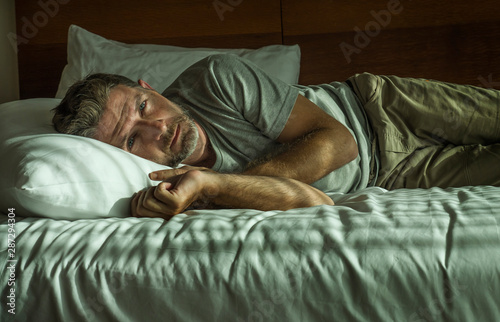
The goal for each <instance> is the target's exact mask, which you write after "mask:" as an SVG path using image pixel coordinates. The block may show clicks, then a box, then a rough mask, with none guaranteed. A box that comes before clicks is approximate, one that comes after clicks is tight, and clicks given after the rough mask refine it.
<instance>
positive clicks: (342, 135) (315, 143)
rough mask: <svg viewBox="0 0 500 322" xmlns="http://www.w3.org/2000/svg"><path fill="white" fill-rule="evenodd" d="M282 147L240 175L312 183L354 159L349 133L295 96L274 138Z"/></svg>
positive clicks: (329, 117)
mask: <svg viewBox="0 0 500 322" xmlns="http://www.w3.org/2000/svg"><path fill="white" fill-rule="evenodd" d="M277 141H278V142H280V143H284V144H285V145H286V148H285V149H284V150H283V151H281V152H280V153H278V154H277V155H273V156H271V157H270V158H267V159H266V158H264V159H262V160H256V161H254V162H252V163H250V165H249V167H248V168H247V170H245V171H244V172H243V173H244V174H249V175H264V176H276V177H285V178H291V179H295V180H299V181H302V182H305V183H309V184H310V183H313V182H315V181H317V180H319V179H320V178H322V177H323V176H325V175H327V174H328V173H330V172H332V171H334V170H336V169H338V168H340V167H342V166H343V165H345V164H347V163H348V162H350V161H352V160H354V159H355V158H356V157H357V155H358V147H357V145H356V141H355V140H354V138H353V136H352V135H351V133H350V132H349V130H348V129H347V128H346V127H345V126H344V125H343V124H341V123H340V122H339V121H337V120H336V119H335V118H333V117H332V116H330V115H328V114H327V113H326V112H324V111H323V110H322V109H321V108H319V107H318V106H317V105H316V104H314V103H313V102H311V101H310V100H309V99H307V98H305V97H304V96H302V95H299V96H298V98H297V100H296V102H295V105H294V107H293V110H292V112H291V114H290V117H289V119H288V121H287V123H286V125H285V128H284V129H283V131H282V132H281V134H280V136H279V137H278V139H277Z"/></svg>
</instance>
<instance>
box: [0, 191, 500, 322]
mask: <svg viewBox="0 0 500 322" xmlns="http://www.w3.org/2000/svg"><path fill="white" fill-rule="evenodd" d="M331 197H332V198H333V199H334V200H335V201H336V203H337V205H336V206H318V207H311V208H304V209H292V210H289V211H268V212H263V211H256V210H243V209H242V210H193V211H188V212H187V213H186V214H180V215H178V216H175V217H174V218H173V219H171V220H170V221H164V220H162V219H151V218H149V219H138V218H108V219H92V220H90V219H88V220H76V221H65V220H52V219H43V218H24V219H23V218H19V217H17V218H15V226H14V227H15V233H16V243H15V257H14V259H15V262H9V261H8V260H9V258H8V255H9V253H10V252H9V251H8V245H7V237H6V236H7V230H8V227H9V226H8V221H7V218H8V217H7V216H5V215H2V217H1V218H2V220H1V221H2V224H1V231H2V234H1V236H2V239H1V241H0V245H1V246H0V262H1V263H2V276H1V287H2V305H1V308H0V309H1V312H2V314H1V315H2V321H10V320H15V321H57V320H59V321H160V320H161V321H498V320H499V319H500V308H499V299H500V228H499V227H500V226H499V222H500V205H499V204H500V203H499V201H500V188H495V187H490V186H483V187H462V188H449V189H440V188H432V189H427V190H425V189H413V190H410V189H401V190H394V191H386V190H383V189H381V188H376V187H373V188H367V189H365V190H362V191H359V192H357V193H354V194H349V195H331ZM11 217H13V216H11ZM11 246H12V245H11ZM13 266H14V267H15V268H12V267H13ZM9 268H10V269H9ZM12 273H14V276H13V275H12ZM9 278H10V279H11V280H14V281H15V285H14V286H13V287H9V286H8V283H9ZM11 288H14V289H15V290H14V293H15V294H14V298H15V313H16V314H15V316H14V315H12V314H10V313H9V312H8V311H7V310H9V309H10V307H9V306H8V305H7V304H8V303H9V298H8V296H9V294H10V295H11V297H12V292H11V290H10V289H11Z"/></svg>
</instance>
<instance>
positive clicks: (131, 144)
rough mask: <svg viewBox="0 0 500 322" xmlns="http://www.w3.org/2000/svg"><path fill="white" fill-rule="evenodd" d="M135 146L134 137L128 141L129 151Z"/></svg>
mask: <svg viewBox="0 0 500 322" xmlns="http://www.w3.org/2000/svg"><path fill="white" fill-rule="evenodd" d="M133 145H134V137H133V136H132V137H130V138H129V139H128V143H127V147H128V149H129V150H131V149H132V146H133Z"/></svg>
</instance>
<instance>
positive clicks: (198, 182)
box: [131, 167, 333, 219]
mask: <svg viewBox="0 0 500 322" xmlns="http://www.w3.org/2000/svg"><path fill="white" fill-rule="evenodd" d="M150 178H151V179H152V180H162V181H163V182H162V183H160V184H159V185H158V186H156V187H151V188H149V189H148V190H146V191H140V192H138V193H137V194H136V195H135V196H134V197H133V198H132V201H131V210H132V216H135V217H162V218H165V219H169V218H170V217H171V216H173V215H176V214H178V213H181V212H183V211H184V210H185V209H186V208H187V207H189V206H190V205H191V204H192V203H193V202H195V201H203V202H210V203H213V204H215V205H218V206H222V207H231V208H249V209H258V210H287V209H292V208H301V207H311V206H317V205H333V201H332V200H331V199H330V198H329V197H328V196H327V195H325V194H324V193H323V192H321V191H320V190H318V189H316V188H313V187H311V186H309V185H307V184H305V183H302V182H300V181H297V180H294V179H289V178H280V177H268V176H251V175H242V174H222V173H218V172H214V171H212V170H209V169H206V168H198V167H182V168H179V169H172V170H162V171H156V172H153V173H152V174H151V175H150Z"/></svg>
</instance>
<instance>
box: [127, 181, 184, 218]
mask: <svg viewBox="0 0 500 322" xmlns="http://www.w3.org/2000/svg"><path fill="white" fill-rule="evenodd" d="M154 190H155V187H151V188H149V189H148V190H146V191H139V192H138V193H137V194H136V195H135V197H134V198H132V201H131V203H130V207H131V211H132V216H134V217H162V218H165V219H169V218H170V217H171V216H172V215H175V213H173V212H172V211H171V209H170V208H169V207H168V206H167V205H165V204H163V203H162V202H160V201H159V200H157V199H156V198H155V197H154Z"/></svg>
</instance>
